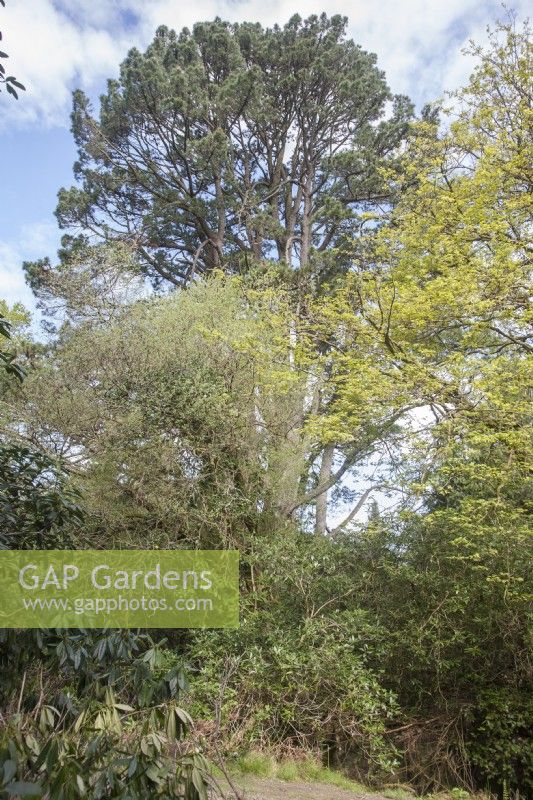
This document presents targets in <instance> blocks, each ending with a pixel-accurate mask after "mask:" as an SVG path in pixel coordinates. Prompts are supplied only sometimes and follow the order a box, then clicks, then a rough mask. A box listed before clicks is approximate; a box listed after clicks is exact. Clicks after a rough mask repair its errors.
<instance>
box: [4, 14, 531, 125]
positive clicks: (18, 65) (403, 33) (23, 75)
mask: <svg viewBox="0 0 533 800" xmlns="http://www.w3.org/2000/svg"><path fill="white" fill-rule="evenodd" d="M514 7H515V9H516V10H517V12H518V14H519V15H520V14H521V15H522V16H525V14H526V11H527V6H526V3H525V0H516V2H515V4H514ZM321 11H326V13H328V14H330V15H331V14H335V13H341V14H344V15H346V16H348V18H349V20H350V35H351V36H352V37H353V38H354V39H355V40H356V41H357V42H358V43H360V44H361V45H362V46H363V47H365V48H366V49H369V50H372V51H374V52H376V53H377V54H378V60H379V61H378V63H379V64H380V66H381V67H382V68H383V69H385V71H386V74H387V77H388V80H389V83H390V85H391V87H392V89H393V90H394V91H395V92H403V93H406V94H410V95H411V96H413V97H415V98H416V99H417V100H418V102H423V101H427V100H430V99H434V98H435V97H437V96H439V95H441V93H442V92H443V90H444V89H449V88H454V87H455V86H456V85H457V84H459V83H463V82H464V81H465V80H466V79H467V78H468V74H469V71H470V65H469V63H468V60H467V59H464V57H463V56H461V53H460V50H461V47H462V46H464V45H465V44H466V42H467V40H468V38H470V37H471V36H472V35H474V36H475V37H476V38H478V39H480V38H484V35H485V34H484V29H485V26H486V24H487V23H489V22H493V21H494V19H495V18H496V17H498V16H501V15H502V14H503V13H504V11H503V9H502V8H501V6H499V5H498V3H497V2H486V0H447V2H446V3H443V2H441V1H440V0H433V2H428V0H404V1H403V2H402V3H398V2H397V0H382V2H381V3H380V4H379V5H376V4H373V3H369V2H368V0H355V2H354V1H353V0H302V2H296V0H271V1H270V2H267V3H266V2H265V1H264V0H240V1H237V2H236V1H235V0H196V2H194V3H183V0H149V2H143V0H115V2H109V0H91V2H87V0H55V1H54V0H24V2H22V1H21V0H19V1H18V2H17V0H8V4H7V7H6V9H5V10H3V11H2V10H1V9H0V13H1V14H2V16H1V20H2V27H3V29H4V32H5V46H6V49H7V50H8V52H9V53H10V55H11V62H10V66H11V67H12V70H13V72H14V74H16V75H17V76H18V77H19V79H20V80H22V81H23V82H24V83H26V85H27V93H26V94H25V95H24V97H23V100H22V101H20V102H19V103H18V104H13V108H12V109H10V114H9V117H8V119H7V122H6V123H4V124H9V125H13V124H15V125H18V124H23V125H32V124H35V123H37V124H40V125H41V124H43V123H44V124H68V112H69V109H70V92H71V90H72V88H73V87H75V86H81V87H83V88H86V89H88V90H89V91H91V90H92V91H95V90H99V89H100V88H101V87H102V86H103V83H104V80H105V78H107V77H110V76H112V75H116V74H117V69H118V64H119V63H120V61H121V60H122V58H123V57H124V56H125V54H126V52H127V50H128V49H129V47H131V46H133V45H137V46H141V47H144V46H146V45H147V44H148V42H149V41H150V40H151V38H152V36H153V33H154V30H155V29H156V27H157V26H158V25H160V24H166V25H169V26H172V27H175V28H178V29H179V28H181V27H183V26H184V25H188V26H191V25H192V24H193V23H194V22H195V21H197V20H202V19H212V18H213V17H214V16H215V15H219V16H221V17H223V18H227V19H231V20H243V19H248V20H257V21H260V22H262V23H263V24H267V25H271V24H273V23H274V22H279V23H284V22H286V21H287V20H288V19H289V18H290V17H291V16H292V15H293V14H294V13H297V12H298V13H300V14H301V15H302V16H306V15H308V14H311V13H320V12H321ZM3 101H4V102H5V100H3Z"/></svg>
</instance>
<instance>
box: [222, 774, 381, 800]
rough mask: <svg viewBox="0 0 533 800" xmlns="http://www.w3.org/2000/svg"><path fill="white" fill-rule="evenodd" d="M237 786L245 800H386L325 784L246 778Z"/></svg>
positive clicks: (378, 796)
mask: <svg viewBox="0 0 533 800" xmlns="http://www.w3.org/2000/svg"><path fill="white" fill-rule="evenodd" d="M238 784H239V788H240V789H241V791H243V793H244V798H245V800H386V798H385V797H384V796H383V795H381V794H359V793H357V792H352V791H348V790H347V789H338V788H337V787H336V786H329V785H328V784H325V783H301V782H298V781H295V782H292V781H291V782H290V783H289V782H287V781H281V780H279V779H277V778H252V777H246V778H241V779H239V780H238Z"/></svg>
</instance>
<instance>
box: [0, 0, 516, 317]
mask: <svg viewBox="0 0 533 800" xmlns="http://www.w3.org/2000/svg"><path fill="white" fill-rule="evenodd" d="M511 7H512V8H513V9H514V10H515V11H516V12H517V15H518V18H519V19H524V18H525V17H526V16H527V2H525V0H514V2H513V3H512V6H511ZM322 11H325V12H326V13H327V14H328V15H333V14H339V13H340V14H343V15H345V16H347V17H348V19H349V35H350V36H351V37H352V38H353V39H354V40H355V41H356V42H357V43H358V44H360V45H361V46H362V47H363V48H364V49H366V50H369V51H372V52H375V53H376V54H377V56H378V64H379V66H380V67H381V68H382V69H384V70H385V73H386V76H387V80H388V83H389V85H390V87H391V89H392V91H393V92H394V93H403V94H407V95H409V96H410V97H411V98H412V99H413V100H414V101H415V103H416V105H417V107H418V108H420V107H421V106H422V105H423V104H424V103H426V102H428V101H433V100H435V99H437V98H439V97H442V96H443V93H444V92H445V91H446V90H451V89H454V88H457V87H459V86H460V85H462V84H464V83H465V82H466V81H467V80H468V76H469V74H470V72H471V69H472V62H471V60H470V59H469V58H468V57H466V56H464V55H462V54H461V50H462V49H463V48H464V47H465V45H467V43H468V41H469V39H474V40H476V41H477V42H479V43H483V41H485V40H486V36H487V33H486V28H487V25H488V24H493V23H494V22H495V21H496V20H497V19H498V18H503V17H505V16H506V12H505V9H504V8H503V7H502V6H501V5H500V4H499V3H498V2H492V1H489V0H485V1H483V0H380V2H379V3H377V2H369V0H351V2H350V0H302V1H301V2H294V0H266V1H265V0H194V2H191V3H186V2H184V0H6V8H5V9H3V8H1V7H0V30H1V31H2V33H3V40H2V50H5V51H6V52H7V53H8V54H9V61H8V62H6V67H7V66H9V69H8V72H9V73H11V74H14V75H15V76H16V77H17V78H18V80H19V81H21V82H22V83H24V84H25V86H26V89H27V91H26V92H22V93H21V94H20V99H19V100H18V101H15V100H14V99H13V98H11V97H9V96H8V95H7V94H6V93H5V92H2V93H1V94H0V187H1V194H0V198H1V201H0V202H1V204H0V298H2V299H4V300H7V301H8V302H9V303H10V304H12V303H14V302H17V301H20V302H23V303H24V304H25V305H26V307H27V308H29V309H32V308H33V307H34V302H33V298H32V295H31V292H30V291H29V289H28V287H27V286H26V285H25V283H24V277H23V272H22V268H21V265H22V262H23V261H24V260H33V259H37V258H41V257H43V256H49V257H50V258H51V259H52V261H53V260H54V257H55V253H56V250H57V247H58V243H59V237H60V232H59V230H58V228H57V224H56V221H55V217H54V208H55V205H56V195H57V191H58V189H59V188H60V187H62V186H69V185H70V184H71V183H72V164H73V162H74V160H75V158H76V152H75V148H74V144H73V141H72V136H71V134H70V131H69V126H70V119H69V115H70V106H71V92H72V90H73V89H75V88H78V87H81V88H82V89H84V90H85V91H86V92H87V93H88V94H89V95H90V97H92V98H95V99H96V98H98V96H99V94H100V93H101V92H103V91H104V90H105V83H106V80H107V79H108V78H111V77H115V76H116V75H117V73H118V66H119V64H120V62H121V60H122V59H123V58H124V56H125V55H126V53H127V51H128V50H129V48H130V47H133V46H136V47H140V48H144V47H146V46H147V44H148V43H149V42H150V41H151V39H152V37H153V34H154V32H155V30H156V28H157V27H158V26H159V25H161V24H165V25H167V26H169V27H173V28H175V29H178V30H179V29H181V28H182V27H184V26H188V27H191V26H192V25H193V24H194V22H197V21H200V20H208V19H213V18H214V17H215V16H219V17H222V18H223V19H228V20H231V21H243V20H249V21H254V22H255V21H259V22H261V23H263V24H264V25H272V24H274V23H275V22H277V23H280V24H283V23H285V22H286V21H288V20H289V19H290V17H291V16H292V15H293V14H295V13H298V14H300V15H301V16H304V17H305V16H308V15H309V14H313V13H320V12H322Z"/></svg>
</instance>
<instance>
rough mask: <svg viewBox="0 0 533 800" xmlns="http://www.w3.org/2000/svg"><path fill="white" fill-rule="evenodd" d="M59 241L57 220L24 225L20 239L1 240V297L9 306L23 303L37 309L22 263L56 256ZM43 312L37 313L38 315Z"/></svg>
mask: <svg viewBox="0 0 533 800" xmlns="http://www.w3.org/2000/svg"><path fill="white" fill-rule="evenodd" d="M58 243H59V232H58V229H57V225H56V224H55V222H36V223H30V224H22V225H21V226H20V228H19V230H18V231H17V236H16V239H13V240H10V241H0V297H1V299H2V300H5V301H6V302H7V303H8V304H9V305H13V303H22V304H23V305H24V306H25V307H26V308H27V309H29V310H31V311H33V310H34V309H35V297H34V296H33V294H32V292H31V289H30V288H29V287H28V286H27V285H26V282H25V280H24V273H23V271H22V268H21V265H22V262H23V261H31V260H32V259H37V258H42V257H43V256H45V255H48V256H53V255H54V253H55V251H56V250H57V247H58ZM38 316H39V315H38V314H37V317H38Z"/></svg>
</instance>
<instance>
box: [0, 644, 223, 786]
mask: <svg viewBox="0 0 533 800" xmlns="http://www.w3.org/2000/svg"><path fill="white" fill-rule="evenodd" d="M164 644H165V641H164V640H162V641H159V642H153V641H152V640H151V639H150V637H148V636H147V635H138V634H136V633H133V632H129V631H109V632H99V633H95V634H90V633H86V632H83V631H80V632H68V631H55V632H54V631H50V632H48V633H45V634H44V636H43V638H42V641H41V642H40V646H41V651H42V653H43V655H44V657H45V661H44V662H43V664H42V665H41V668H40V669H41V671H40V674H39V673H38V671H37V670H35V669H34V670H32V669H31V667H30V666H28V668H27V671H26V670H25V671H24V678H23V681H22V685H21V687H20V693H19V695H18V696H19V701H18V706H17V709H16V712H15V713H13V714H12V715H11V717H10V719H9V721H8V724H7V725H6V726H5V727H4V728H3V730H2V732H1V733H0V769H3V783H2V786H3V790H0V797H2V798H4V797H6V798H8V797H11V796H12V795H15V794H18V795H21V796H24V792H26V793H27V794H29V793H30V791H32V790H30V789H29V788H28V787H29V786H30V785H32V786H34V789H35V793H36V794H37V796H39V797H40V796H43V795H45V796H46V797H49V798H50V800H74V799H77V798H79V797H85V796H90V797H92V798H95V800H96V798H117V799H118V798H121V799H123V800H126V798H128V799H130V798H131V800H134V798H139V800H141V798H145V797H147V796H151V795H153V794H157V796H158V797H162V798H174V797H175V798H182V800H205V798H207V769H208V768H207V762H206V761H205V759H204V757H203V756H202V754H201V752H200V751H199V749H198V748H197V747H195V746H194V745H190V746H187V744H186V743H184V742H183V739H184V737H185V734H186V733H187V730H188V729H189V726H190V724H191V722H192V720H191V718H190V716H189V715H188V713H187V712H186V711H185V710H184V709H183V708H181V707H180V705H179V704H178V701H179V699H180V695H181V693H182V691H183V690H184V689H185V688H186V686H187V680H186V677H185V673H184V669H183V666H182V665H181V664H180V663H179V662H176V661H175V662H174V665H173V666H172V667H171V668H170V669H169V668H168V666H167V665H166V664H165V662H166V661H167V660H168V659H167V657H166V655H165V650H164ZM43 668H44V669H45V670H46V677H47V678H48V680H49V681H50V689H51V696H50V694H49V695H48V696H46V697H45V695H44V692H43ZM54 668H55V669H56V670H58V671H59V674H60V678H61V680H59V681H58V680H57V678H56V679H55V680H54V679H52V670H54ZM19 676H20V673H19ZM19 680H20V677H19ZM39 687H40V691H39ZM54 689H55V696H54V694H53V693H54ZM21 787H25V788H21Z"/></svg>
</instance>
